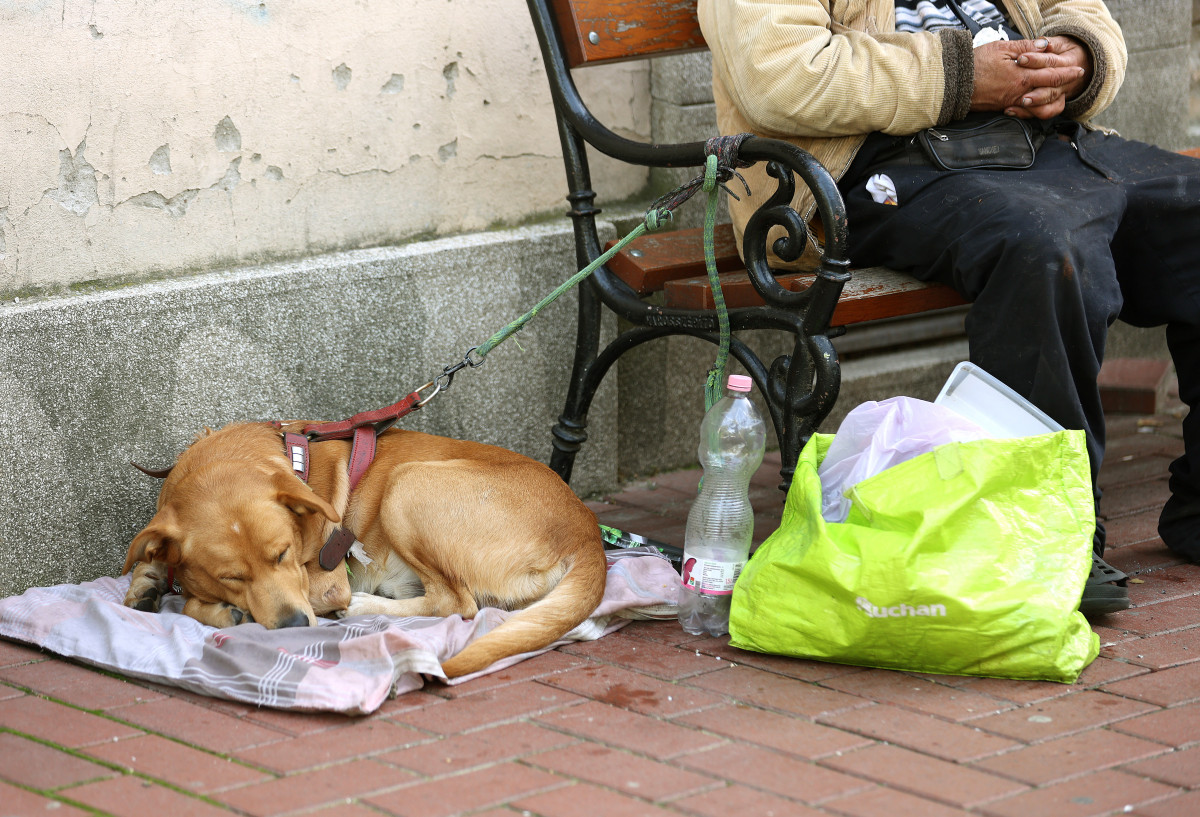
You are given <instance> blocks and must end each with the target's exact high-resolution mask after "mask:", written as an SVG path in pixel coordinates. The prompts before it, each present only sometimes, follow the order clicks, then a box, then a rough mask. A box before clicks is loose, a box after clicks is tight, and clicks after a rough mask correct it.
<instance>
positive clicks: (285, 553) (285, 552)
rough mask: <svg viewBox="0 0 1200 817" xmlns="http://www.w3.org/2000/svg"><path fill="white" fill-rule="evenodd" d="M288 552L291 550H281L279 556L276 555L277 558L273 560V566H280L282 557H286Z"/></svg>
mask: <svg viewBox="0 0 1200 817" xmlns="http://www.w3.org/2000/svg"><path fill="white" fill-rule="evenodd" d="M289 550H291V548H284V549H283V552H282V553H280V554H279V555H278V556H277V557H276V558H275V564H277V565H281V564H283V557H284V556H287V555H288V551H289Z"/></svg>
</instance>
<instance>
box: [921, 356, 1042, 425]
mask: <svg viewBox="0 0 1200 817" xmlns="http://www.w3.org/2000/svg"><path fill="white" fill-rule="evenodd" d="M933 402H934V403H937V404H938V405H939V406H945V407H946V408H949V409H953V410H954V411H956V412H958V413H959V414H961V415H962V416H963V417H966V418H967V419H968V420H971V421H972V422H974V423H977V424H978V425H980V426H982V427H983V429H984V430H985V431H987V432H988V433H989V434H991V435H993V436H994V437H997V438H1008V437H1030V436H1032V435H1034V434H1049V433H1051V432H1054V431H1062V430H1063V427H1062V426H1061V425H1059V424H1058V423H1056V422H1054V421H1053V420H1051V419H1050V418H1049V417H1048V416H1047V415H1046V413H1045V412H1044V411H1042V410H1041V409H1039V408H1037V407H1036V406H1035V405H1033V404H1032V403H1030V402H1029V401H1028V400H1026V399H1025V398H1024V397H1022V396H1021V395H1019V394H1017V393H1016V392H1015V391H1013V390H1012V389H1011V388H1009V387H1008V386H1006V385H1004V384H1003V383H1001V382H1000V381H999V380H997V379H996V378H995V377H993V376H992V375H990V374H988V373H987V372H985V371H984V370H983V369H981V368H979V367H978V366H976V365H975V364H973V363H967V362H965V361H964V362H962V363H960V364H958V365H957V366H955V367H954V371H953V372H951V373H950V378H949V379H948V380H947V381H946V385H944V386H942V391H941V393H940V394H938V396H937V399H936V400H934V401H933Z"/></svg>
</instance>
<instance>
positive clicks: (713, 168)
mask: <svg viewBox="0 0 1200 817" xmlns="http://www.w3.org/2000/svg"><path fill="white" fill-rule="evenodd" d="M717 168H718V163H717V157H716V156H714V155H711V154H710V155H709V156H708V159H707V160H706V163H705V167H704V183H703V185H702V186H701V189H702V190H704V191H705V192H706V193H707V194H708V200H707V202H706V204H705V210H704V266H705V269H706V270H707V272H708V281H709V284H710V285H711V286H712V293H713V304H714V305H715V307H716V310H717V325H718V329H719V331H720V343H719V345H718V347H717V358H716V360H715V361H714V363H713V366H712V368H711V369H709V371H708V379H707V381H706V383H705V388H704V410H705V411H707V410H708V409H710V408H712V405H713V403H715V402H716V401H717V400H719V399H721V396H722V395H723V394H724V388H725V367H726V363H727V361H728V360H729V339H730V331H729V310H728V309H727V308H726V306H725V294H724V293H723V292H722V291H721V280H720V276H719V275H718V274H717V260H716V249H715V246H714V245H715V242H714V239H713V231H714V230H715V229H716V224H717V202H718V200H719V198H720V196H719V194H718V190H719V185H718V183H717ZM671 216H672V213H671V211H670V210H669V209H666V208H662V207H651V208H650V209H649V210H648V211H647V212H646V216H645V218H644V219H643V220H642V223H641V224H639V225H638V226H637V227H635V228H634V229H633V230H632V231H631V232H630V233H629V235H627V236H625V237H624V238H622V239H621V240H620V241H618V242H617V243H616V244H614V245H613V246H612V247H610V248H609V249H608V250H607V251H606V252H604V253H603V254H602V255H601V256H600V257H598V258H597V259H596V260H595V261H593V262H592V263H590V264H588V265H587V266H586V267H584V268H583V269H581V270H580V271H579V272H577V273H575V274H574V275H572V276H571V277H570V278H568V279H567V280H566V281H565V282H563V283H562V284H561V285H559V286H558V287H556V288H555V289H554V291H553V292H551V293H550V294H549V295H547V296H546V297H545V298H542V300H540V301H538V302H537V304H535V305H534V307H533V308H532V309H530V310H529V311H528V312H526V313H525V314H524V315H522V316H521V317H519V318H517V319H516V320H515V321H512V322H511V323H509V324H508V325H506V326H505V327H504V328H503V329H501V330H500V331H499V332H497V333H496V334H494V335H492V336H491V337H490V338H488V339H487V340H486V341H484V342H483V343H482V344H480V345H479V346H477V347H475V349H474V354H475V357H476V358H477V360H476V361H475V363H474V365H480V364H481V363H482V362H483V359H484V358H485V357H486V356H487V354H488V353H489V352H491V351H492V350H493V349H495V348H496V347H497V346H499V345H500V344H501V343H503V342H504V341H506V340H508V339H509V338H511V337H512V336H513V335H515V334H516V333H517V332H520V331H521V330H522V329H524V328H525V324H527V323H529V322H530V321H531V320H533V318H534V317H535V316H536V315H537V314H538V312H540V311H542V310H543V309H545V308H546V307H547V306H549V305H550V304H552V303H554V301H556V300H557V299H558V298H559V297H560V296H561V295H563V293H565V292H567V291H569V290H570V289H571V288H573V287H575V286H577V285H579V284H580V283H581V282H583V281H584V280H585V279H586V278H587V277H588V276H589V275H591V274H592V273H593V272H595V271H596V270H597V269H598V268H599V267H600V266H601V265H602V264H605V263H607V262H608V260H609V259H611V258H612V257H613V256H614V255H616V254H617V253H619V252H620V251H621V250H622V249H624V248H625V246H626V245H628V244H629V243H630V242H631V241H633V240H635V239H637V238H638V237H640V236H642V235H644V234H646V233H647V232H654V231H655V230H659V229H661V228H662V227H663V226H664V225H665V224H666V223H667V222H669V221H670V220H671ZM470 355H471V353H470V352H468V353H467V357H468V358H469V357H470Z"/></svg>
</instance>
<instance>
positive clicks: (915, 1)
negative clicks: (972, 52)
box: [896, 0, 1020, 39]
mask: <svg viewBox="0 0 1200 817" xmlns="http://www.w3.org/2000/svg"><path fill="white" fill-rule="evenodd" d="M959 6H961V7H962V10H963V11H965V12H966V13H967V14H968V15H970V16H971V18H972V19H974V20H975V22H977V23H979V25H980V26H981V27H984V28H995V27H996V26H997V25H1003V26H1005V27H1007V26H1008V21H1007V20H1006V19H1005V17H1004V12H1002V11H1001V10H1000V9H999V8H997V7H996V6H995V5H994V4H993V3H992V2H991V0H959ZM943 28H966V26H965V25H963V23H962V21H961V20H959V18H958V16H957V15H956V14H955V13H954V11H953V10H952V9H951V8H950V4H949V3H947V2H946V0H896V30H897V31H907V32H913V31H939V30H941V29H943ZM1014 35H1015V32H1013V31H1011V29H1010V32H1009V37H1010V38H1012V39H1017V37H1019V36H1020V35H1016V36H1014Z"/></svg>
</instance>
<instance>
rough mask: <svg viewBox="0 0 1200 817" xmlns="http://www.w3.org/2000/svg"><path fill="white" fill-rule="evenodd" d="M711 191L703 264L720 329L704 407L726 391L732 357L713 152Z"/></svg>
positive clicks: (707, 175) (707, 180)
mask: <svg viewBox="0 0 1200 817" xmlns="http://www.w3.org/2000/svg"><path fill="white" fill-rule="evenodd" d="M701 189H702V190H704V192H706V193H708V201H707V202H706V203H705V206H704V267H705V269H706V270H707V271H708V283H709V286H711V287H712V294H713V306H714V307H715V308H716V310H717V329H718V331H719V332H720V333H721V337H720V342H719V343H718V345H717V359H716V360H715V361H713V366H712V368H711V369H709V370H708V380H707V382H706V383H705V384H704V411H705V412H706V413H707V412H708V410H709V409H710V408H712V407H713V403H715V402H717V401H718V400H720V399H721V397H722V396H723V395H724V394H725V364H726V363H728V361H729V309H728V308H727V307H726V306H725V293H724V292H722V291H721V277H720V276H719V275H718V274H717V251H716V248H715V247H714V243H715V241H714V239H713V231H714V230H715V229H716V226H717V199H718V198H719V196H718V195H717V157H716V156H714V155H712V154H711V153H710V154H709V156H708V159H707V160H706V162H705V165H704V185H703V187H702V188H701Z"/></svg>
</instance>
